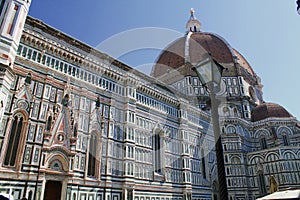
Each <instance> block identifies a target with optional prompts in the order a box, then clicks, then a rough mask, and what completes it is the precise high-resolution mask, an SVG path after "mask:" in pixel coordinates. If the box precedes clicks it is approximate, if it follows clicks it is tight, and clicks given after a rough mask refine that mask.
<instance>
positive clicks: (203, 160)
mask: <svg viewBox="0 0 300 200" xmlns="http://www.w3.org/2000/svg"><path fill="white" fill-rule="evenodd" d="M205 162H206V161H205V155H204V150H203V149H202V150H201V164H202V165H201V166H202V176H203V178H204V179H206V163H205Z"/></svg>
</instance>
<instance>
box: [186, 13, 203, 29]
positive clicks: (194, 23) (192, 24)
mask: <svg viewBox="0 0 300 200" xmlns="http://www.w3.org/2000/svg"><path fill="white" fill-rule="evenodd" d="M190 13H191V16H190V19H189V21H188V22H187V23H186V29H187V31H188V32H200V31H201V23H200V21H199V20H198V19H197V18H196V17H195V10H194V9H193V8H191V10H190Z"/></svg>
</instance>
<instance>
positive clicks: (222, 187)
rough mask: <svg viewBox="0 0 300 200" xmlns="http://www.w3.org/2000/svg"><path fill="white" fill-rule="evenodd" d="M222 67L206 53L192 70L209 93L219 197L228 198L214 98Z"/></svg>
mask: <svg viewBox="0 0 300 200" xmlns="http://www.w3.org/2000/svg"><path fill="white" fill-rule="evenodd" d="M223 69H224V67H223V66H222V65H220V64H219V63H217V62H215V61H214V60H213V59H212V57H211V56H210V55H207V57H206V58H205V59H203V60H202V61H201V62H199V63H198V64H197V65H196V66H195V67H193V70H194V71H196V73H197V76H198V77H199V79H200V80H201V82H202V84H203V85H204V86H205V87H207V89H208V91H209V94H210V99H211V115H212V123H213V131H214V138H215V142H216V147H215V149H216V157H217V169H218V182H219V193H220V199H221V200H228V192H227V184H226V174H225V164H224V155H223V148H222V140H221V134H220V124H219V113H218V107H219V105H220V101H219V100H218V99H217V98H216V92H218V91H219V90H220V82H221V80H222V72H223ZM216 90H217V91H216Z"/></svg>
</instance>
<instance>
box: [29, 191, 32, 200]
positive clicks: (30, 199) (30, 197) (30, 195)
mask: <svg viewBox="0 0 300 200" xmlns="http://www.w3.org/2000/svg"><path fill="white" fill-rule="evenodd" d="M28 200H32V191H31V190H30V191H29V192H28Z"/></svg>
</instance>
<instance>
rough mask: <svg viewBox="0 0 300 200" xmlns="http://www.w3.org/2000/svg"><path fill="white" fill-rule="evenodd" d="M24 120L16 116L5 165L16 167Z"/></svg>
mask: <svg viewBox="0 0 300 200" xmlns="http://www.w3.org/2000/svg"><path fill="white" fill-rule="evenodd" d="M23 120H24V118H23V117H22V116H20V115H16V116H15V117H14V119H13V121H12V126H11V130H10V134H9V141H8V145H7V150H6V154H5V159H4V165H6V166H15V162H16V155H17V150H18V148H19V143H20V137H21V131H22V128H23Z"/></svg>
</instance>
